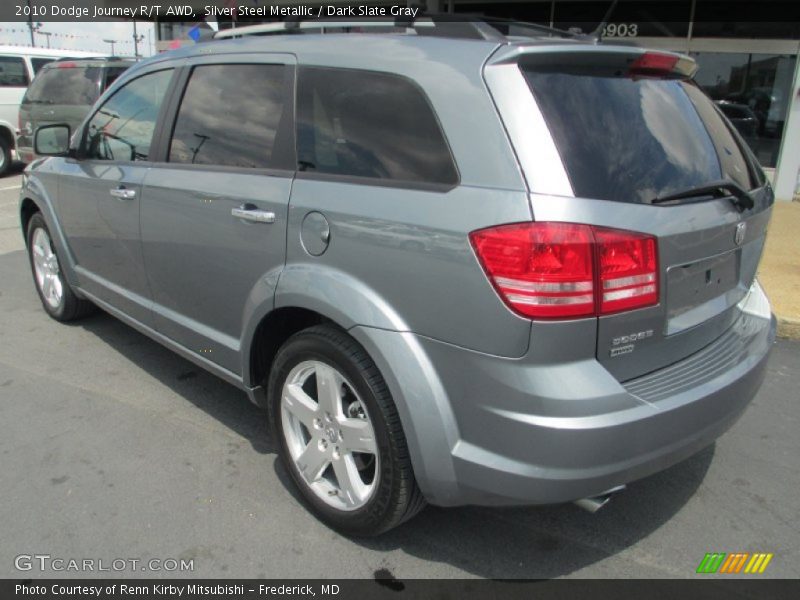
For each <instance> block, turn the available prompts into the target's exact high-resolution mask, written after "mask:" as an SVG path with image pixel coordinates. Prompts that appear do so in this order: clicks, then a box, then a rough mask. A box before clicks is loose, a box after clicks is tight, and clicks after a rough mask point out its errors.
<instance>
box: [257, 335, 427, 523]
mask: <svg viewBox="0 0 800 600" xmlns="http://www.w3.org/2000/svg"><path fill="white" fill-rule="evenodd" d="M269 392H270V413H271V414H270V416H271V421H272V425H273V429H274V432H275V435H276V439H277V440H278V443H279V449H280V454H281V458H282V460H283V461H284V464H285V465H286V468H287V469H288V470H289V473H290V474H291V476H292V479H293V481H294V483H295V484H296V485H297V487H298V489H299V490H300V492H301V494H302V495H303V497H304V498H305V499H306V501H307V502H308V504H309V505H310V506H311V508H312V509H313V511H314V513H315V514H316V515H317V516H318V517H319V518H320V519H322V520H323V521H325V522H326V523H327V524H329V525H330V526H332V527H334V528H335V529H338V530H339V531H342V532H343V533H347V534H353V535H376V534H378V533H381V532H384V531H386V530H388V529H391V528H392V527H395V526H397V525H399V524H400V523H402V522H403V521H405V520H407V519H409V518H411V517H412V516H414V515H415V514H416V513H417V512H419V510H421V509H422V508H423V507H424V506H425V502H424V499H423V497H422V494H421V492H420V491H419V488H418V487H417V484H416V481H415V480H414V474H413V471H412V468H411V461H410V459H409V456H408V447H407V445H406V440H405V436H404V435H403V430H402V427H401V425H400V419H399V416H398V414H397V409H396V408H395V406H394V402H393V401H392V398H391V395H390V394H389V391H388V389H387V388H386V384H385V382H384V381H383V378H382V377H381V375H380V373H379V372H378V369H377V367H376V366H375V364H374V363H373V362H372V360H371V359H370V358H369V356H368V355H367V353H366V352H365V351H364V349H363V348H361V346H360V345H359V344H358V343H357V342H356V341H355V340H354V339H353V338H351V337H350V336H348V335H347V334H346V333H344V332H343V331H341V330H339V329H337V328H335V327H333V326H329V325H323V326H317V327H312V328H310V329H306V330H304V331H301V332H300V333H298V334H296V335H294V336H293V337H292V338H290V339H289V340H288V341H287V342H286V344H284V346H283V347H282V348H281V350H280V351H279V353H278V356H277V357H276V359H275V362H274V364H273V368H272V372H271V374H270V380H269Z"/></svg>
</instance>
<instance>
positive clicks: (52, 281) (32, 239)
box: [28, 213, 94, 321]
mask: <svg viewBox="0 0 800 600" xmlns="http://www.w3.org/2000/svg"><path fill="white" fill-rule="evenodd" d="M28 256H29V258H30V263H31V271H32V272H33V281H34V283H35V284H36V291H37V292H38V293H39V298H40V299H41V301H42V306H43V307H44V309H45V311H46V312H47V314H48V315H50V316H51V317H53V318H54V319H56V320H57V321H72V320H74V319H78V318H80V317H82V316H84V315H86V314H89V313H90V312H92V311H93V310H94V305H93V304H92V303H91V302H89V301H88V300H83V299H81V298H78V297H77V296H76V295H75V293H74V292H73V291H72V288H70V286H69V283H67V280H66V279H65V278H64V274H63V273H62V272H61V266H60V265H59V262H58V256H57V255H56V251H55V247H54V246H53V241H52V239H51V238H50V231H49V230H48V229H47V224H46V223H45V222H44V218H43V217H42V214H41V213H36V214H35V215H33V216H32V217H31V220H30V222H29V223H28Z"/></svg>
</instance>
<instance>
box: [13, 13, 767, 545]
mask: <svg viewBox="0 0 800 600" xmlns="http://www.w3.org/2000/svg"><path fill="white" fill-rule="evenodd" d="M423 25H425V26H424V27H423ZM473 25H475V24H473ZM269 27H279V26H267V27H265V26H255V30H253V31H252V33H265V34H267V35H247V34H248V33H249V32H248V30H247V29H246V28H239V29H237V30H236V35H237V36H239V37H240V38H241V39H231V40H215V41H210V42H207V43H201V44H198V45H196V46H193V47H191V48H183V49H180V50H177V51H174V52H170V53H166V54H162V55H159V56H157V57H155V58H152V59H150V60H147V61H144V62H143V63H141V64H138V65H137V66H135V67H133V68H131V69H129V70H128V71H126V72H125V73H124V74H123V75H122V76H121V77H120V78H119V80H118V81H117V82H115V84H114V85H113V86H112V87H111V88H110V89H109V90H108V91H107V92H106V93H105V94H104V95H103V96H102V97H101V98H100V99H99V101H98V102H97V103H96V104H95V106H94V108H93V109H92V110H91V111H90V113H89V115H88V117H87V118H86V120H85V121H84V122H83V123H82V124H81V126H80V127H78V128H77V129H76V130H75V131H71V129H70V128H68V127H66V126H62V125H50V126H48V127H42V128H40V129H39V130H38V131H37V132H36V140H35V145H36V152H37V154H40V155H47V156H49V157H48V158H43V159H40V160H37V161H36V162H35V163H33V164H32V165H30V166H29V167H28V169H27V170H26V172H25V180H24V185H23V188H22V195H21V209H20V215H21V222H22V229H23V231H24V232H25V235H26V241H27V245H28V250H29V253H30V262H31V267H32V271H33V275H34V281H35V284H36V289H37V290H38V293H39V295H40V297H41V300H42V305H43V307H44V309H45V311H46V312H47V313H48V314H49V315H50V316H52V317H53V318H55V319H57V320H61V321H69V320H72V319H75V318H78V317H80V316H82V315H85V314H87V312H89V311H91V310H92V309H93V307H95V306H99V307H100V308H102V309H103V310H105V311H107V312H109V313H111V314H112V315H114V316H116V317H118V318H119V319H121V320H123V321H124V322H126V323H128V324H130V325H131V326H132V327H134V328H136V329H138V330H139V331H142V332H144V333H145V334H147V335H149V336H151V337H152V338H153V339H155V340H157V341H159V342H160V343H162V344H164V345H165V346H167V347H169V348H171V349H173V350H174V351H175V352H177V353H179V354H181V355H182V356H184V357H186V358H187V359H188V360H190V361H192V362H194V363H196V364H198V365H200V366H202V367H204V368H206V369H207V370H209V371H210V372H212V373H214V374H216V375H218V376H219V377H221V378H222V379H224V380H226V381H228V382H230V383H231V384H233V385H235V386H237V387H239V388H241V389H242V390H244V391H245V392H246V393H247V394H248V396H249V397H250V398H251V399H252V400H253V401H254V402H256V403H257V404H259V405H261V406H263V407H265V408H266V409H267V411H268V414H269V420H270V423H271V426H272V431H273V435H274V438H275V440H276V446H277V447H278V448H279V453H280V455H281V457H282V459H283V461H284V463H285V465H286V469H287V470H288V472H289V474H290V475H291V478H292V480H293V481H294V483H295V484H296V485H297V488H298V489H299V490H300V492H301V494H302V496H303V498H304V499H305V500H306V501H307V503H308V506H309V507H310V508H311V509H312V511H313V512H314V513H315V514H316V515H317V516H319V517H320V518H321V519H323V520H324V521H325V522H326V523H328V524H330V525H331V526H333V527H334V528H336V529H338V530H339V531H342V532H345V533H348V534H356V535H370V534H377V533H380V532H383V531H386V530H387V529H389V528H391V527H394V526H396V525H398V524H400V523H401V522H403V521H404V520H406V519H408V518H410V517H412V516H413V515H414V514H416V513H417V512H418V511H419V510H420V509H422V508H423V506H424V505H425V504H426V503H431V504H436V505H439V506H455V505H463V504H478V505H532V504H549V503H562V502H569V501H578V502H579V503H580V504H581V505H583V506H585V507H588V508H590V509H596V508H597V507H598V506H600V505H601V504H602V503H603V502H605V500H606V499H607V497H608V495H609V494H610V493H611V491H614V490H618V489H621V487H624V484H626V483H627V482H630V481H632V480H635V479H638V478H641V477H644V476H646V475H649V474H651V473H654V472H657V471H659V470H662V469H664V468H666V467H668V466H670V465H672V464H675V463H677V462H679V461H681V460H683V459H685V458H686V457H688V456H690V455H692V454H694V453H696V452H697V451H699V450H700V449H702V448H704V447H705V446H708V445H709V444H711V443H712V442H713V441H714V440H715V439H716V438H717V437H718V436H720V435H721V434H722V433H723V432H724V431H726V430H727V429H728V428H729V427H730V426H731V425H732V424H733V423H734V422H735V421H736V420H737V419H738V418H739V416H740V415H741V414H742V412H743V411H744V410H745V408H746V406H747V405H748V403H749V402H750V400H751V399H752V398H753V396H754V395H755V394H756V392H757V390H758V388H759V386H760V384H761V381H762V379H763V377H764V375H765V372H766V363H767V356H768V354H769V350H770V347H771V346H772V343H773V340H774V337H775V322H774V319H773V317H772V315H771V313H770V306H769V303H768V301H767V299H766V297H765V295H764V293H763V291H762V289H761V287H760V286H759V285H758V282H757V281H756V280H755V274H756V269H757V266H758V263H759V259H760V257H761V254H762V250H763V247H764V240H765V235H766V230H767V224H768V222H769V218H770V212H771V206H772V203H773V193H772V190H771V188H770V186H769V184H768V183H767V180H766V179H765V177H764V174H763V172H762V170H761V168H760V167H759V166H758V164H757V161H756V159H755V158H754V157H753V155H752V153H751V152H750V151H749V150H748V149H747V146H746V144H744V143H743V141H742V140H741V139H740V137H739V134H738V133H737V131H736V129H735V128H734V127H733V126H732V125H731V123H730V122H729V121H728V120H727V119H726V118H725V116H724V115H723V114H722V113H721V112H720V110H719V109H718V107H717V106H715V105H714V103H713V102H712V101H711V100H710V99H709V98H708V97H707V96H706V95H705V94H704V93H703V92H702V91H701V90H700V89H699V88H698V87H697V85H696V84H695V83H694V82H693V81H692V76H693V74H694V71H695V69H696V66H695V63H694V62H693V61H692V60H691V59H690V58H688V57H686V56H682V55H678V54H672V53H668V52H661V51H658V52H653V51H646V50H643V49H640V48H633V47H623V46H614V45H608V44H605V43H596V40H592V39H588V38H587V37H586V36H580V35H575V34H570V33H563V32H554V31H551V30H545V29H542V30H541V31H534V32H532V33H531V34H530V35H529V37H524V38H519V37H514V38H512V37H506V36H504V35H502V34H501V33H499V32H498V31H497V30H493V29H492V28H491V27H485V26H477V25H475V26H474V27H473V26H470V27H467V26H464V27H462V28H461V29H459V31H458V35H455V34H454V33H453V31H450V30H447V28H443V30H442V31H441V32H440V31H439V30H438V29H437V26H436V25H435V24H433V23H431V24H427V23H422V22H421V23H419V24H417V23H415V24H413V25H404V26H403V27H401V28H397V29H399V31H395V32H381V33H373V34H369V33H360V34H359V35H350V34H347V33H341V34H337V33H333V34H330V33H326V34H325V35H321V34H315V33H313V30H309V31H306V32H305V33H306V34H304V35H280V34H278V35H275V34H274V31H273V30H269ZM294 27H295V28H296V29H299V30H301V31H302V28H298V27H297V24H294ZM342 29H346V28H342ZM295 33H297V31H295ZM439 33H441V35H439Z"/></svg>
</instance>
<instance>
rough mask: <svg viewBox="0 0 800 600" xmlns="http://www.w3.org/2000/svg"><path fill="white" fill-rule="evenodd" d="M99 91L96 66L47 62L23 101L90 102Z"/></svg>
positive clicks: (98, 73)
mask: <svg viewBox="0 0 800 600" xmlns="http://www.w3.org/2000/svg"><path fill="white" fill-rule="evenodd" d="M99 93H100V68H99V67H71V66H51V67H48V68H46V69H42V72H41V73H39V75H37V76H36V79H34V80H33V83H32V84H31V86H30V87H29V88H28V92H27V93H26V94H25V98H24V100H23V103H33V104H36V103H42V104H62V105H75V106H91V105H92V104H94V101H95V100H97V97H98V95H99Z"/></svg>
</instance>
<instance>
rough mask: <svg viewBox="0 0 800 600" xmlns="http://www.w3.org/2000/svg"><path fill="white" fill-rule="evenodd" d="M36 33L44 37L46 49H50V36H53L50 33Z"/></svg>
mask: <svg viewBox="0 0 800 600" xmlns="http://www.w3.org/2000/svg"><path fill="white" fill-rule="evenodd" d="M37 33H38V34H39V35H43V36H45V39H46V40H47V47H48V48H49V47H50V36H51V35H53V34H52V33H51V32H50V31H37Z"/></svg>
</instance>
